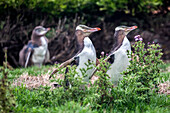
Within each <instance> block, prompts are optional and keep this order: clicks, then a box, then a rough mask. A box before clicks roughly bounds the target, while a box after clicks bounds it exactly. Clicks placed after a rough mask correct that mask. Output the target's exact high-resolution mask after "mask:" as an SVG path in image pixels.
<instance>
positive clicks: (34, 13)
mask: <svg viewBox="0 0 170 113" xmlns="http://www.w3.org/2000/svg"><path fill="white" fill-rule="evenodd" d="M169 11H170V1H169V0H0V65H2V62H3V60H4V52H3V48H4V47H7V48H8V62H9V64H10V65H12V66H14V67H18V66H19V65H18V60H19V51H20V50H21V49H22V47H23V46H24V44H27V42H28V40H30V38H31V33H32V30H33V29H34V27H36V26H38V25H42V26H44V27H51V28H53V29H52V30H51V32H49V33H48V34H47V37H48V38H49V50H50V54H51V59H52V62H54V61H58V62H63V61H65V60H67V59H68V58H69V57H72V54H71V55H68V54H70V51H71V50H70V49H74V46H73V45H72V44H74V43H70V42H72V41H74V39H73V37H74V31H75V27H76V26H77V25H78V24H86V25H88V26H92V27H95V26H97V27H101V29H102V31H100V32H97V33H94V34H93V35H92V36H91V39H92V41H93V43H94V45H95V48H96V50H97V54H98V55H99V54H100V52H101V51H104V52H106V53H107V52H109V50H110V48H111V47H112V44H113V43H114V39H113V34H114V28H115V27H116V26H119V25H127V26H131V25H137V26H138V27H139V29H138V30H136V31H133V33H130V34H129V36H128V37H129V39H130V41H131V42H132V43H133V41H134V40H133V36H134V35H137V34H141V35H142V37H143V38H144V41H145V42H151V43H152V42H153V41H154V42H155V43H160V45H161V47H162V49H163V52H164V56H163V59H164V60H169V59H170V46H169V44H170V32H169V31H170V13H169ZM56 30H57V32H56ZM68 48H69V49H68ZM63 56H64V57H63ZM65 56H68V57H65Z"/></svg>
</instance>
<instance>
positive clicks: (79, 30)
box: [76, 25, 101, 37]
mask: <svg viewBox="0 0 170 113" xmlns="http://www.w3.org/2000/svg"><path fill="white" fill-rule="evenodd" d="M99 30H101V29H100V28H98V27H96V28H91V27H88V26H86V25H78V26H77V27H76V35H83V36H84V37H88V36H89V35H90V34H91V33H93V32H96V31H99Z"/></svg>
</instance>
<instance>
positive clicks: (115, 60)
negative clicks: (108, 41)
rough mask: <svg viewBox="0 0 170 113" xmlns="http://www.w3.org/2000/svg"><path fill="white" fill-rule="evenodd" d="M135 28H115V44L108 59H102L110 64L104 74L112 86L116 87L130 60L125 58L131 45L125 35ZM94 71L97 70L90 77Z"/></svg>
mask: <svg viewBox="0 0 170 113" xmlns="http://www.w3.org/2000/svg"><path fill="white" fill-rule="evenodd" d="M136 28H137V26H132V27H127V26H118V27H116V28H115V33H114V38H115V40H116V41H115V44H114V45H113V47H112V49H111V51H110V53H109V55H108V57H107V58H106V59H104V60H105V61H106V62H109V63H110V64H111V66H110V69H109V70H108V71H107V72H106V73H107V74H108V75H109V76H110V81H111V82H113V83H114V85H117V83H118V81H119V80H120V79H121V78H122V75H121V73H122V72H123V71H125V70H126V68H127V67H128V65H129V60H130V58H128V56H127V51H129V52H130V51H131V45H130V42H129V40H128V38H127V34H128V33H129V32H130V31H132V30H134V29H136ZM98 67H100V65H98ZM96 71H97V69H95V70H94V72H93V74H92V76H93V75H94V73H95V72H96Z"/></svg>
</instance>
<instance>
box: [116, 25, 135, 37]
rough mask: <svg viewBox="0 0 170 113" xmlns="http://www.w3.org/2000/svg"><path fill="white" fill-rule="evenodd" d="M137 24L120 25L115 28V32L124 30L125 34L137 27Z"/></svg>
mask: <svg viewBox="0 0 170 113" xmlns="http://www.w3.org/2000/svg"><path fill="white" fill-rule="evenodd" d="M137 28H138V27H137V26H131V27H127V26H118V27H116V28H115V32H117V31H122V32H123V33H124V34H125V35H127V34H128V33H129V32H130V31H132V30H134V29H137Z"/></svg>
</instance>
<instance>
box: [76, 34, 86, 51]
mask: <svg viewBox="0 0 170 113" xmlns="http://www.w3.org/2000/svg"><path fill="white" fill-rule="evenodd" d="M84 38H85V36H79V37H77V50H78V53H80V52H81V51H82V50H83V48H84Z"/></svg>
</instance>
